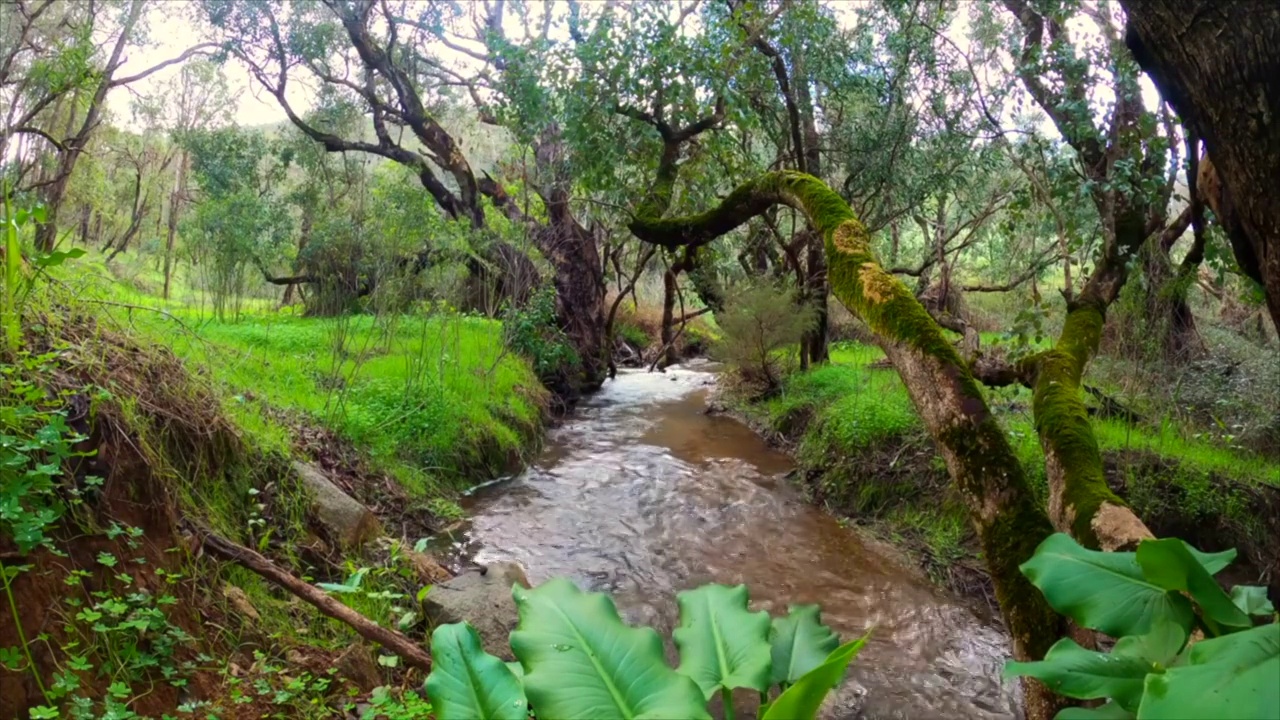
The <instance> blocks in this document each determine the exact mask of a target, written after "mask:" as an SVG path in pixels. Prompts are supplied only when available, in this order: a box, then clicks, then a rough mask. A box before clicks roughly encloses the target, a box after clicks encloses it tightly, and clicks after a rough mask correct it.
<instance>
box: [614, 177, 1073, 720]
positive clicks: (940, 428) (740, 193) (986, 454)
mask: <svg viewBox="0 0 1280 720" xmlns="http://www.w3.org/2000/svg"><path fill="white" fill-rule="evenodd" d="M775 204H783V205H788V206H791V207H794V208H796V209H798V210H800V211H802V212H804V213H805V214H806V215H807V216H808V218H809V222H810V224H811V226H812V227H813V228H814V230H816V231H817V232H819V233H821V234H822V236H823V241H824V242H823V244H824V248H825V250H826V260H827V266H828V273H829V278H830V282H831V287H832V290H833V292H834V293H835V295H836V297H837V298H839V300H840V301H841V302H842V303H843V304H844V305H845V306H846V307H848V308H849V310H850V312H852V313H854V314H855V315H857V316H859V317H861V318H862V320H863V321H864V322H865V323H866V324H867V326H868V327H869V328H870V329H871V330H872V332H873V333H875V336H876V341H877V343H878V344H879V345H880V347H881V348H883V349H884V351H885V354H886V355H887V356H888V358H889V360H890V362H892V363H893V365H894V367H895V368H896V369H897V371H898V374H899V375H900V376H901V377H902V380H903V383H904V384H905V385H906V387H907V391H908V393H909V394H910V396H911V399H912V402H913V403H914V404H915V407H916V409H917V411H918V412H919V413H920V417H921V419H922V420H923V422H924V425H925V427H926V428H927V429H928V431H929V434H930V435H931V436H932V437H933V438H934V441H935V442H936V443H937V445H938V449H939V452H940V453H941V455H942V457H943V459H944V460H945V462H946V464H947V468H948V470H949V472H950V474H951V477H952V479H953V480H954V482H955V486H956V489H957V490H958V492H959V494H960V495H961V497H962V498H963V499H964V502H965V505H966V507H967V508H968V510H969V516H970V519H971V520H972V522H973V524H974V527H975V529H976V530H977V534H978V538H979V541H980V543H981V545H982V549H983V556H984V557H985V558H986V562H987V567H988V569H989V571H990V573H991V578H992V581H993V583H994V585H995V590H996V598H997V600H998V602H999V604H1000V609H1001V612H1002V613H1003V615H1004V618H1005V622H1006V625H1007V627H1008V628H1009V633H1010V636H1011V637H1012V639H1013V653H1014V656H1015V657H1017V658H1020V659H1035V658H1040V657H1042V656H1043V654H1044V652H1045V651H1046V650H1047V649H1048V648H1049V646H1050V645H1051V644H1053V642H1054V641H1055V640H1057V638H1058V637H1059V636H1060V635H1061V634H1062V630H1063V624H1062V621H1061V618H1060V617H1059V616H1058V615H1057V614H1056V613H1054V611H1053V610H1052V608H1050V607H1049V605H1048V603H1047V602H1046V601H1045V599H1044V596H1043V595H1041V594H1040V592H1039V591H1037V590H1036V589H1035V588H1034V586H1032V585H1031V584H1030V582H1029V581H1028V580H1027V579H1026V577H1025V576H1023V575H1022V573H1021V572H1020V571H1019V569H1018V565H1019V564H1020V563H1022V562H1023V561H1025V560H1026V559H1027V558H1029V557H1031V555H1032V553H1034V551H1035V548H1036V547H1037V545H1039V543H1040V542H1041V541H1042V540H1043V539H1044V538H1045V537H1047V536H1048V535H1049V533H1050V532H1052V526H1051V525H1050V523H1049V519H1048V517H1047V516H1046V515H1045V513H1044V510H1043V509H1042V508H1041V507H1040V505H1039V503H1038V502H1037V500H1036V498H1035V494H1034V493H1033V492H1032V490H1031V488H1030V486H1029V485H1028V483H1027V480H1026V477H1025V476H1024V474H1023V471H1022V466H1021V464H1020V463H1019V461H1018V459H1017V456H1016V455H1014V452H1013V448H1012V447H1011V446H1010V445H1009V441H1008V438H1007V437H1006V436H1005V434H1004V431H1003V430H1002V429H1001V428H1000V425H999V423H998V422H997V421H996V419H995V417H994V416H993V415H992V414H991V411H990V409H989V408H988V407H987V403H986V400H985V399H984V398H983V396H982V393H981V391H980V390H979V388H978V385H977V383H976V382H975V380H974V378H973V376H972V374H971V373H970V371H969V368H968V366H967V365H966V364H965V363H964V362H963V361H962V360H961V358H960V357H959V355H958V354H957V353H956V350H955V348H954V347H952V345H951V343H949V342H948V341H947V340H946V338H945V337H944V336H943V333H942V330H941V328H939V327H938V325H937V323H935V322H934V321H933V319H932V318H930V317H929V314H928V312H926V311H925V309H924V307H923V306H922V305H921V304H920V302H919V301H918V300H916V298H915V296H914V295H913V294H912V293H911V291H910V290H909V289H908V288H907V287H906V286H905V285H903V284H902V282H901V281H900V280H898V279H897V278H896V277H894V276H893V275H891V274H889V273H888V272H886V271H885V269H884V268H883V267H882V266H881V265H880V263H879V262H878V261H877V260H876V258H875V256H874V255H873V253H872V251H871V246H870V237H869V235H868V233H867V231H866V229H865V227H863V225H862V223H860V222H859V221H858V220H857V218H855V217H854V215H853V212H852V211H851V210H850V209H849V206H848V204H847V203H845V201H844V200H843V199H841V198H840V196H839V195H837V194H836V193H835V192H833V191H832V190H831V189H830V188H828V187H827V186H826V185H824V184H823V183H822V182H821V181H820V180H818V179H817V178H814V177H812V176H810V175H805V174H802V173H796V172H774V173H768V174H765V175H762V176H759V177H757V178H756V179H755V180H752V181H749V182H747V183H744V184H743V185H740V186H739V187H738V188H737V189H735V190H734V191H733V192H732V193H730V194H729V196H728V197H727V198H726V199H725V200H724V201H723V202H722V203H721V204H720V205H719V206H718V207H716V208H714V209H712V210H709V211H707V212H705V213H702V214H699V215H695V216H690V217H680V218H649V217H640V218H637V219H636V220H634V221H633V222H632V223H631V224H630V228H631V231H632V233H634V234H635V235H636V236H637V237H639V238H640V239H641V240H644V241H645V242H650V243H654V244H658V245H662V246H664V247H668V248H677V247H688V248H696V247H698V246H701V245H705V244H707V243H709V242H711V241H713V240H714V239H716V238H717V237H720V236H721V235H724V234H725V233H727V232H729V231H731V230H733V229H734V228H736V227H738V226H740V225H742V224H743V223H745V222H747V221H748V220H750V219H751V218H752V217H755V216H757V215H759V214H761V213H763V212H764V211H765V210H766V209H768V208H769V207H770V206H771V205H775ZM1027 688H1028V693H1027V711H1028V716H1029V717H1033V718H1047V717H1050V716H1052V714H1053V712H1054V710H1055V709H1056V708H1057V707H1058V704H1059V701H1058V699H1057V698H1056V697H1055V696H1053V695H1052V693H1050V692H1048V690H1047V689H1046V688H1044V686H1042V685H1040V684H1039V683H1029V684H1028V685H1027Z"/></svg>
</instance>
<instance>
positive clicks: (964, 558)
mask: <svg viewBox="0 0 1280 720" xmlns="http://www.w3.org/2000/svg"><path fill="white" fill-rule="evenodd" d="M883 357H884V355H883V353H882V352H881V351H880V350H879V348H876V347H873V346H868V345H863V344H859V343H856V342H843V343H839V344H837V345H836V346H835V347H834V348H833V350H832V353H831V363H830V364H828V365H825V366H823V367H820V368H817V369H814V370H812V371H809V372H804V373H797V374H794V375H791V376H790V377H788V378H787V380H786V381H785V383H784V385H783V387H782V388H781V390H780V391H779V392H778V393H776V394H774V395H773V396H771V397H769V398H768V399H765V400H760V401H747V400H744V399H743V398H741V397H737V398H735V397H733V394H732V391H730V393H729V398H728V399H729V401H730V405H731V407H732V409H733V410H734V411H735V412H736V413H737V414H739V415H740V416H741V417H743V418H745V419H746V420H747V422H748V423H749V424H751V425H752V426H753V427H754V428H756V430H757V431H758V432H760V433H762V434H763V435H765V436H766V437H767V438H768V439H769V440H770V441H772V442H774V443H776V444H778V445H780V446H783V447H786V448H788V449H789V450H791V451H792V453H793V455H794V456H795V459H796V462H797V464H798V466H799V477H800V483H801V486H802V488H803V489H804V490H805V492H806V493H807V494H808V495H809V496H810V497H811V498H812V499H813V500H814V501H815V502H817V503H820V504H822V505H823V506H825V507H826V508H827V509H828V510H829V511H831V512H832V513H834V514H836V515H838V516H840V517H841V518H844V519H846V520H847V521H848V522H850V523H853V524H857V525H859V526H862V527H865V528H867V529H869V530H870V531H871V532H873V533H875V534H876V535H879V536H881V537H883V538H885V539H888V540H890V541H892V542H895V543H896V544H899V545H901V546H904V547H905V548H907V549H908V550H910V551H911V552H912V553H913V554H914V555H915V557H916V558H917V559H918V560H919V562H920V563H921V564H922V565H923V566H924V568H925V569H926V570H927V571H928V572H929V574H930V576H932V577H933V578H934V579H935V580H937V581H938V582H940V583H942V584H945V585H947V586H949V587H952V588H953V589H955V590H957V591H959V592H961V593H963V594H966V595H970V596H979V597H982V598H984V599H985V600H986V601H987V602H989V603H994V598H993V597H992V596H991V594H990V583H989V580H988V578H987V576H986V573H985V570H984V569H983V564H982V561H981V558H980V556H979V551H978V547H977V543H976V538H975V536H974V533H973V531H972V529H971V526H970V524H969V522H968V519H967V516H966V513H965V509H964V507H963V506H962V504H961V503H960V500H959V498H958V497H957V496H956V494H955V493H954V492H953V491H952V489H951V485H950V482H949V479H948V475H947V472H946V468H945V467H944V465H943V462H942V459H941V458H940V457H939V456H938V455H937V453H936V452H935V450H934V447H933V444H932V442H931V441H930V439H929V437H928V435H927V434H926V432H925V431H924V428H923V427H922V425H921V423H920V420H919V417H918V416H917V415H916V413H915V411H914V409H913V408H912V405H911V401H910V398H909V397H908V396H907V392H906V389H905V387H904V386H903V384H902V382H901V380H900V379H899V378H898V376H897V375H896V374H895V373H894V371H893V370H892V368H889V367H886V366H884V365H883V364H882V363H881V362H879V361H881V360H882V358H883ZM1091 379H1092V380H1093V381H1094V382H1098V383H1099V384H1104V382H1105V378H1099V379H1093V378H1091ZM1104 387H1106V385H1105V384H1104ZM989 399H990V402H991V405H992V406H993V408H994V409H995V411H996V412H997V414H998V415H999V416H1000V418H1001V421H1002V423H1003V424H1004V426H1005V428H1006V429H1007V430H1008V433H1009V437H1010V439H1011V441H1012V442H1013V443H1014V448H1015V451H1016V452H1017V454H1018V457H1019V458H1020V459H1021V460H1022V463H1023V467H1024V469H1025V471H1026V473H1027V475H1028V477H1029V478H1030V479H1031V481H1032V484H1033V487H1034V488H1036V490H1037V491H1038V492H1039V493H1040V494H1041V495H1042V496H1043V495H1044V494H1045V493H1046V481H1045V474H1044V456H1043V452H1042V450H1041V448H1040V444H1039V441H1038V438H1037V436H1036V433H1035V428H1034V425H1033V421H1032V417H1031V397H1030V391H1029V390H1027V389H1025V388H1020V387H1019V388H1008V389H1001V390H997V391H992V392H990V393H989ZM1094 430H1095V433H1096V435H1097V438H1098V442H1099V444H1100V446H1101V449H1102V451H1103V456H1104V461H1105V464H1106V471H1107V476H1108V481H1109V483H1110V484H1111V485H1112V487H1113V488H1114V489H1115V490H1116V491H1117V492H1118V493H1119V494H1120V495H1121V496H1122V497H1124V498H1125V499H1126V500H1127V501H1128V502H1129V503H1131V504H1132V505H1133V506H1134V508H1135V509H1136V510H1137V511H1138V513H1139V515H1140V516H1141V517H1143V518H1144V520H1146V521H1147V523H1148V524H1149V525H1150V526H1151V528H1152V531H1153V532H1155V533H1156V534H1157V535H1160V536H1178V537H1182V538H1184V539H1186V540H1187V541H1189V542H1191V543H1192V544H1193V545H1197V546H1199V547H1201V548H1203V549H1205V550H1220V549H1225V548H1228V547H1235V548H1237V549H1238V550H1239V551H1240V557H1241V558H1242V560H1244V561H1245V562H1246V563H1248V565H1249V566H1250V567H1249V569H1248V570H1246V572H1249V573H1252V574H1254V575H1255V577H1253V578H1251V579H1252V580H1257V579H1258V577H1263V578H1264V579H1266V580H1268V581H1269V582H1270V583H1272V584H1276V583H1277V582H1280V579H1278V578H1277V571H1280V567H1276V564H1277V563H1278V562H1280V560H1277V558H1280V460H1275V459H1268V458H1267V457H1265V456H1263V455H1261V454H1258V453H1255V452H1251V451H1248V450H1244V449H1241V448H1239V447H1234V448H1233V447H1230V445H1231V444H1232V441H1233V440H1234V438H1232V437H1231V436H1227V437H1225V438H1224V437H1222V436H1218V435H1215V434H1212V433H1206V432H1201V431H1198V430H1196V429H1195V428H1193V427H1187V426H1185V425H1183V424H1181V423H1178V422H1174V421H1172V420H1170V419H1169V418H1164V419H1157V420H1148V421H1145V422H1139V423H1128V422H1125V421H1124V420H1120V419H1098V418H1095V421H1094Z"/></svg>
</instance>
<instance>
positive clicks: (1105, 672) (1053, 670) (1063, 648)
mask: <svg viewBox="0 0 1280 720" xmlns="http://www.w3.org/2000/svg"><path fill="white" fill-rule="evenodd" d="M1186 639H1187V634H1186V633H1185V632H1183V631H1182V629H1181V628H1179V627H1178V626H1177V625H1174V624H1173V623H1171V622H1168V621H1163V620H1162V621H1159V622H1157V623H1156V624H1155V626H1154V627H1153V628H1152V631H1151V632H1150V633H1147V634H1146V635H1130V636H1128V637H1124V638H1121V639H1120V641H1119V642H1117V643H1116V646H1115V649H1114V650H1113V651H1112V652H1111V654H1107V653H1101V652H1096V651H1093V650H1087V649H1085V648H1082V647H1080V646H1079V645H1077V644H1076V643H1075V641H1073V640H1071V639H1070V638H1063V639H1061V640H1059V641H1058V642H1056V643H1054V645H1053V647H1051V648H1049V652H1048V653H1046V654H1045V657H1044V660H1041V661H1038V662H1013V661H1010V662H1006V663H1005V666H1004V674H1005V677H1014V676H1021V675H1026V676H1030V677H1033V678H1036V679H1037V680H1040V681H1041V682H1043V683H1044V684H1045V685H1047V686H1048V687H1049V688H1050V689H1051V690H1053V691H1054V692H1056V693H1058V694H1059V695H1065V696H1066V697H1071V698H1076V699H1079V700H1096V699H1099V698H1111V699H1112V700H1113V701H1115V702H1116V703H1118V704H1119V706H1120V708H1121V709H1123V710H1125V711H1136V710H1137V709H1138V703H1139V702H1140V701H1141V700H1142V688H1143V683H1144V681H1145V680H1146V678H1147V675H1148V674H1150V673H1162V672H1164V671H1165V667H1166V666H1167V665H1168V664H1169V663H1171V662H1172V661H1173V659H1174V658H1175V657H1177V655H1178V651H1179V650H1181V649H1182V645H1183V643H1184V642H1186Z"/></svg>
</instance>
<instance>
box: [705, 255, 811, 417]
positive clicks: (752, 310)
mask: <svg viewBox="0 0 1280 720" xmlns="http://www.w3.org/2000/svg"><path fill="white" fill-rule="evenodd" d="M816 321H817V314H816V311H815V310H814V309H813V307H812V306H811V305H808V304H799V303H798V302H797V297H796V293H795V291H794V290H792V289H790V288H787V287H785V286H779V285H776V284H774V283H772V282H770V281H767V280H755V281H751V282H749V283H746V284H745V285H744V286H743V287H742V289H740V290H739V291H738V292H736V293H734V294H733V295H732V296H731V297H730V298H729V299H728V300H727V302H726V308H725V309H724V311H722V312H720V313H717V315H716V324H717V325H719V327H720V333H721V337H720V340H719V341H718V342H717V343H715V345H714V346H713V354H714V356H715V357H716V358H717V359H718V360H721V361H722V362H724V363H726V364H727V365H729V366H730V367H731V368H733V369H734V370H735V371H736V372H737V373H738V374H739V375H740V376H741V377H742V379H743V380H745V381H746V382H747V383H750V384H753V385H759V386H760V387H761V389H762V391H763V393H766V394H767V393H770V392H772V391H774V390H776V389H777V387H778V385H779V383H781V382H782V379H783V377H784V376H785V372H786V369H787V367H786V365H785V363H786V361H787V360H788V359H789V358H790V359H792V360H793V359H794V356H793V354H792V353H791V352H790V348H791V347H793V346H798V343H799V342H800V338H801V336H803V335H804V333H806V332H808V331H809V330H810V329H811V328H813V326H814V323H815V322H816Z"/></svg>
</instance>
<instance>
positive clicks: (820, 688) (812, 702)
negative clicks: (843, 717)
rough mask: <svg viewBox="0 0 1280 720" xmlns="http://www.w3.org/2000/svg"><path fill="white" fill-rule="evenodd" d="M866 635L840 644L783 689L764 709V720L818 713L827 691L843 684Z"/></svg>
mask: <svg viewBox="0 0 1280 720" xmlns="http://www.w3.org/2000/svg"><path fill="white" fill-rule="evenodd" d="M868 637H870V633H869V632H868V633H867V634H866V635H863V636H862V637H860V638H858V639H857V640H850V641H849V642H847V643H845V644H843V645H841V646H840V647H838V648H836V649H835V650H832V651H831V654H830V655H828V656H827V659H826V660H824V661H822V664H821V665H819V666H818V667H816V668H814V669H812V670H810V671H809V672H807V673H805V674H804V675H803V676H801V677H800V679H798V680H796V682H795V684H794V685H792V686H791V687H789V688H787V689H786V690H784V691H782V694H781V695H779V696H778V697H777V698H776V699H775V700H774V701H773V702H771V703H769V704H768V706H766V707H763V708H761V713H760V719H761V720H804V719H806V718H812V717H814V716H815V715H817V714H818V708H819V707H821V706H822V701H823V700H825V699H826V697H827V693H829V692H831V689H832V688H834V687H835V686H836V685H839V684H840V681H841V680H842V679H844V672H845V670H847V669H848V668H849V663H851V662H853V658H854V657H856V656H857V654H858V652H859V651H860V650H862V646H863V645H866V644H867V638H868Z"/></svg>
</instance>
